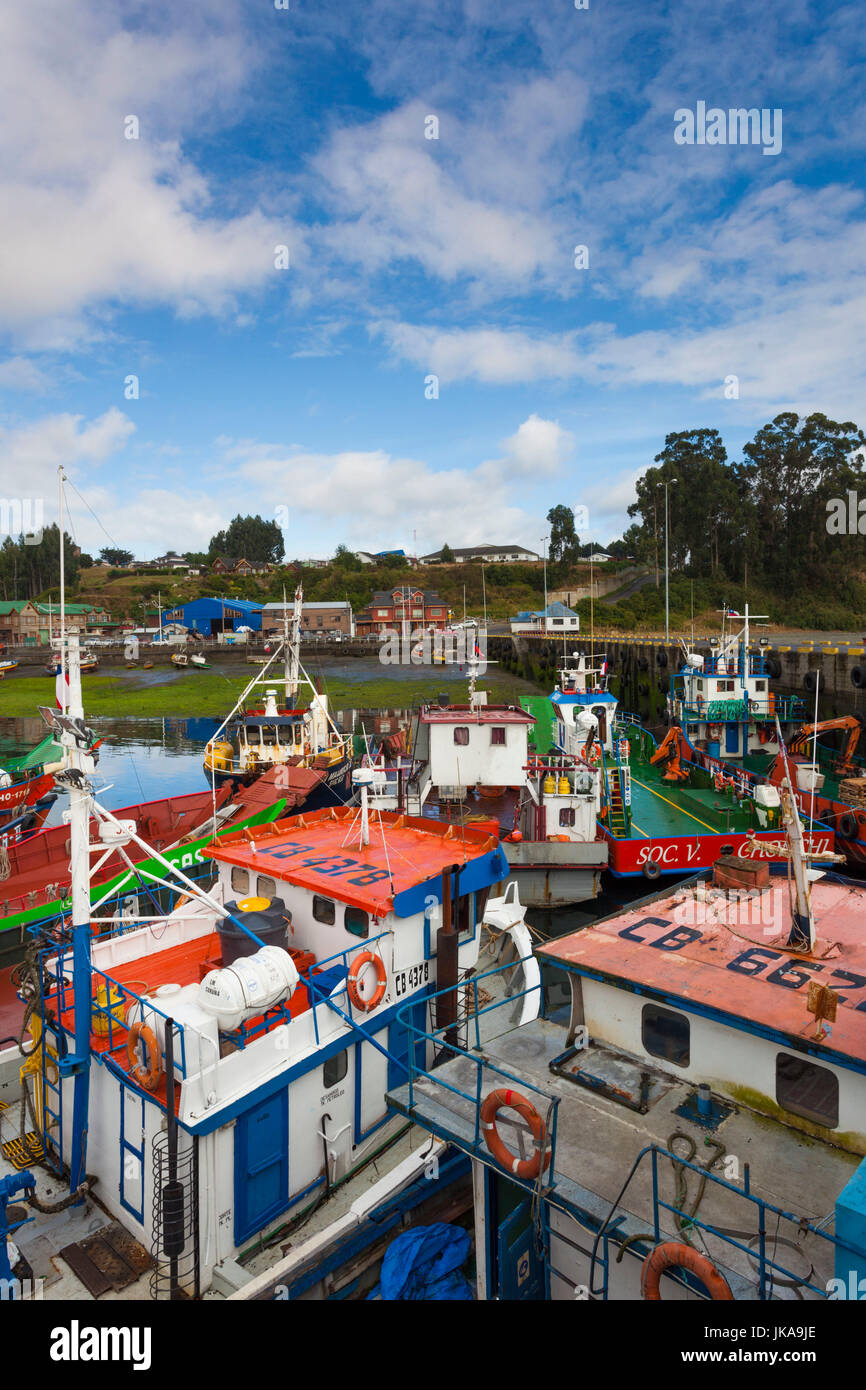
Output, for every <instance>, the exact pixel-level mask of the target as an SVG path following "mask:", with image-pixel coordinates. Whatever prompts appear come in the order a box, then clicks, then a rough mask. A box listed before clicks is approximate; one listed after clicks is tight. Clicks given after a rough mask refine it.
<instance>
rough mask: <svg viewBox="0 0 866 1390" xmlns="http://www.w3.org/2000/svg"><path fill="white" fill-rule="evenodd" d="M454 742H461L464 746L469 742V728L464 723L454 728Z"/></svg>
mask: <svg viewBox="0 0 866 1390" xmlns="http://www.w3.org/2000/svg"><path fill="white" fill-rule="evenodd" d="M454 742H455V743H459V744H460V746H461V747H462V748H465V746H466V744H467V743H468V742H469V730H468V728H467V727H466V726H465V725H464V724H458V725H457V728H456V729H455V730H454Z"/></svg>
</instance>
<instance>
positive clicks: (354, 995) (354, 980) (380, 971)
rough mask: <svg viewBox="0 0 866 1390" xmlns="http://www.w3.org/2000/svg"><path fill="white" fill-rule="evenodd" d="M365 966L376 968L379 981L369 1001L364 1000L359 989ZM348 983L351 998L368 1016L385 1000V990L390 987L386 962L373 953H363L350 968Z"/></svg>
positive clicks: (357, 1007)
mask: <svg viewBox="0 0 866 1390" xmlns="http://www.w3.org/2000/svg"><path fill="white" fill-rule="evenodd" d="M365 965H373V966H375V968H376V979H377V981H378V984H377V985H376V988H375V990H374V992H373V994H371V996H370V998H369V999H362V998H361V991H360V990H359V989H358V981H359V979H360V976H361V971H362V970H363V969H364V966H365ZM347 983H348V989H349V998H350V999H351V1001H352V1003H353V1004H354V1005H355V1008H356V1009H361V1010H362V1012H363V1013H365V1014H368V1013H370V1012H371V1011H372V1010H373V1009H375V1008H377V1007H378V1006H379V1004H381V1002H382V1000H383V999H384V998H385V990H386V988H387V986H388V972H387V970H386V969H385V962H384V961H383V959H382V957H381V956H376V955H374V954H373V952H372V951H362V952H361V954H360V955H358V956H356V957H355V959H354V960H353V961H352V964H351V965H350V966H349V979H348V982H347Z"/></svg>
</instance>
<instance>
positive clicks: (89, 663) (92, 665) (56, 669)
mask: <svg viewBox="0 0 866 1390" xmlns="http://www.w3.org/2000/svg"><path fill="white" fill-rule="evenodd" d="M98 666H99V657H98V656H97V655H96V652H94V651H88V650H86V649H85V650H84V651H82V653H81V671H82V674H85V673H86V672H88V671H95V670H97V668H98ZM45 670H46V671H47V672H48V674H49V676H59V675H60V653H59V652H55V653H54V654H53V655H52V656H51V658H50V659H49V660H48V661H47V662H46V663H45Z"/></svg>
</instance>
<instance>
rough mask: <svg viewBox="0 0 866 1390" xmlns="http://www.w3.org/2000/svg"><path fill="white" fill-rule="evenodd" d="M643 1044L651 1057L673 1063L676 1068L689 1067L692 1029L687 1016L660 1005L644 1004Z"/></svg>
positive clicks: (642, 1021) (642, 1016)
mask: <svg viewBox="0 0 866 1390" xmlns="http://www.w3.org/2000/svg"><path fill="white" fill-rule="evenodd" d="M641 1042H642V1043H643V1045H644V1047H645V1049H646V1051H647V1052H648V1053H649V1055H650V1056H651V1057H661V1059H662V1060H663V1061H665V1062H673V1064H674V1066H675V1067H687V1066H688V1065H689V1054H690V1042H691V1027H690V1025H689V1020H688V1019H687V1018H686V1016H685V1014H677V1013H674V1011H673V1009H663V1008H661V1007H660V1005H658V1004H644V1006H643V1014H642V1015H641Z"/></svg>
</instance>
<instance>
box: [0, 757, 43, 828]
mask: <svg viewBox="0 0 866 1390" xmlns="http://www.w3.org/2000/svg"><path fill="white" fill-rule="evenodd" d="M53 791H54V777H53V775H52V771H51V769H50V765H44V766H43V765H39V766H37V767H31V768H26V769H24V770H23V771H20V772H14V773H9V772H6V771H3V770H0V828H2V818H3V817H12V816H18V815H21V814H22V813H23V812H24V811H27V810H33V809H34V808H35V807H36V806H37V805H38V804H39V802H40V801H43V800H44V798H45V797H47V796H50V795H51V794H52V793H53Z"/></svg>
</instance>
